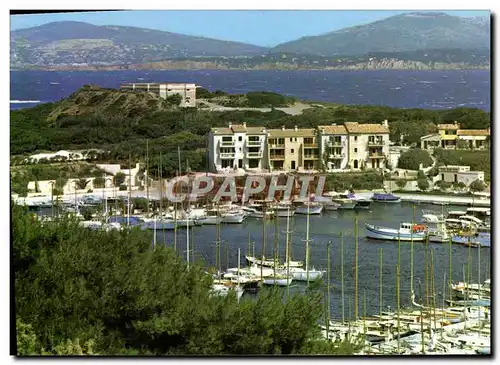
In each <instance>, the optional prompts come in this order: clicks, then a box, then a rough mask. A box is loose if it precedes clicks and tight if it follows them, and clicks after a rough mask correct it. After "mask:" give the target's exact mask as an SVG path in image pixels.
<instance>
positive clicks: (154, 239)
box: [153, 218, 156, 251]
mask: <svg viewBox="0 0 500 365" xmlns="http://www.w3.org/2000/svg"><path fill="white" fill-rule="evenodd" d="M153 231H154V233H153V234H154V236H153V251H154V250H156V218H154V230H153Z"/></svg>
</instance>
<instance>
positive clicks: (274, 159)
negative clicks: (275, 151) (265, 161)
mask: <svg viewBox="0 0 500 365" xmlns="http://www.w3.org/2000/svg"><path fill="white" fill-rule="evenodd" d="M269 159H270V160H271V161H276V160H284V159H285V155H269Z"/></svg>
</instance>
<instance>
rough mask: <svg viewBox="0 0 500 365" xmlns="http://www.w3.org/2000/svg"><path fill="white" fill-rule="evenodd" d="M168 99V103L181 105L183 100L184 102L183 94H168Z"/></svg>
mask: <svg viewBox="0 0 500 365" xmlns="http://www.w3.org/2000/svg"><path fill="white" fill-rule="evenodd" d="M166 100H167V103H168V104H170V105H175V106H179V105H181V102H182V96H181V95H180V94H173V95H170V96H167V99H166Z"/></svg>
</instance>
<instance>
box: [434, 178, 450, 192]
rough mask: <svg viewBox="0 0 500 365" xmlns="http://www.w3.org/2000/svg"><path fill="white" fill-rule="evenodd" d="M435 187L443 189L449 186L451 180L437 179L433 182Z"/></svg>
mask: <svg viewBox="0 0 500 365" xmlns="http://www.w3.org/2000/svg"><path fill="white" fill-rule="evenodd" d="M435 185H436V186H437V187H439V188H440V189H441V190H443V191H445V190H448V189H449V188H451V185H452V184H451V182H448V181H444V180H439V181H437V182H436V184H435Z"/></svg>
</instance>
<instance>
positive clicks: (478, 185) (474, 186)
mask: <svg viewBox="0 0 500 365" xmlns="http://www.w3.org/2000/svg"><path fill="white" fill-rule="evenodd" d="M484 189H486V185H485V184H484V182H483V181H481V180H479V179H477V180H474V181H473V182H471V184H470V185H469V190H470V191H472V192H479V191H483V190H484Z"/></svg>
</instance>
